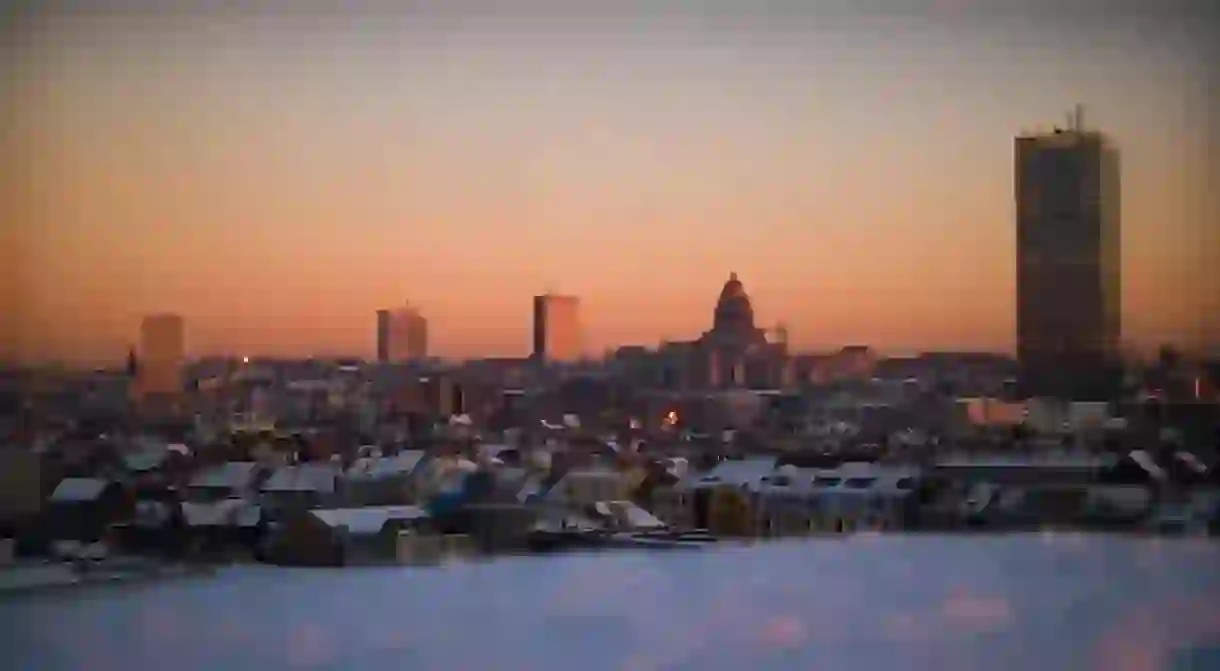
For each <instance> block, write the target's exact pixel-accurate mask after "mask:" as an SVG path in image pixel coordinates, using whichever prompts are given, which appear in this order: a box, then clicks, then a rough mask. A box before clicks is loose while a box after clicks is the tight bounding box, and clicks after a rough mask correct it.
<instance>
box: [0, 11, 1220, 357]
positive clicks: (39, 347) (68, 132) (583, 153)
mask: <svg viewBox="0 0 1220 671" xmlns="http://www.w3.org/2000/svg"><path fill="white" fill-rule="evenodd" d="M1074 2H1075V0H1071V1H1067V2H1065V3H1062V4H1064V6H1072V5H1073V3H1074ZM137 4H138V3H137ZM356 4H357V5H359V4H360V3H356ZM418 4H419V6H425V5H428V4H429V3H418ZM465 4H466V5H472V6H473V5H476V4H480V3H477V2H473V1H472V2H470V3H465ZM695 4H699V3H695ZM704 4H705V5H706V6H705V7H704V8H703V9H704V10H706V11H704V12H703V13H698V12H692V13H690V14H685V13H682V12H678V11H676V10H674V11H666V12H664V13H663V14H656V15H646V14H643V13H642V12H643V10H639V12H641V13H638V14H633V13H630V12H626V11H624V12H619V13H610V12H606V13H605V14H604V15H603V14H599V15H592V14H589V13H583V14H582V13H576V12H567V13H561V12H560V11H559V10H557V9H555V8H554V7H550V8H548V9H546V11H542V10H541V9H539V11H535V12H533V13H527V12H524V11H523V12H522V13H520V14H517V15H512V16H507V17H506V16H505V15H499V16H497V15H495V14H493V13H491V12H482V13H480V12H475V11H473V10H468V11H467V10H464V11H456V10H450V11H441V10H439V9H437V10H429V9H417V10H413V12H412V13H410V14H408V13H407V12H406V10H401V11H399V12H398V13H387V12H385V11H381V12H380V13H374V12H373V11H372V10H368V11H355V12H354V13H352V14H350V15H348V16H345V17H339V16H337V15H330V16H323V15H321V14H319V13H317V12H307V11H300V12H298V13H296V14H294V15H285V14H283V13H282V12H281V13H280V14H271V13H267V14H262V15H255V14H254V13H253V12H249V13H243V14H236V13H232V12H230V13H229V14H228V15H226V16H219V15H216V14H206V13H198V12H196V13H191V12H175V13H172V14H171V13H168V12H163V13H162V14H161V15H156V14H155V13H149V12H145V13H144V14H143V15H142V17H141V18H133V17H135V16H136V15H134V14H130V13H129V14H127V15H123V16H120V15H118V14H107V13H105V12H103V11H91V12H88V13H87V14H86V13H85V12H83V11H81V12H76V13H72V12H65V11H61V12H49V11H48V12H44V13H40V14H34V13H30V14H27V15H26V16H25V17H24V20H23V21H22V22H21V23H20V25H19V29H18V31H17V32H12V31H10V32H9V33H8V34H6V36H5V40H6V41H5V47H6V48H5V53H8V54H10V55H12V56H14V58H13V59H10V60H9V63H10V66H8V67H9V69H8V70H7V72H8V73H10V74H12V75H13V76H10V77H5V78H4V80H3V81H4V84H3V85H4V88H5V90H4V92H3V95H4V100H5V101H6V104H7V106H8V107H7V111H8V112H10V114H8V115H6V116H7V117H8V118H9V119H11V120H12V122H13V123H12V124H11V126H10V127H11V128H12V129H13V131H14V132H13V133H11V134H10V135H9V138H8V142H6V144H5V145H4V149H3V152H4V153H3V158H4V165H3V168H4V170H5V172H7V173H8V174H12V175H15V176H16V179H15V180H12V181H11V183H10V184H11V186H10V187H9V188H12V189H13V195H14V197H13V198H6V199H5V200H6V202H8V203H9V207H12V208H14V209H13V211H12V216H11V217H5V218H6V219H7V220H8V221H10V222H14V224H15V225H10V224H8V223H6V224H5V228H6V230H5V235H6V236H9V237H11V238H12V243H13V244H11V245H8V244H6V245H4V247H5V248H6V249H8V250H9V251H8V252H6V253H7V254H10V255H14V256H16V257H17V258H16V260H15V262H14V263H12V264H7V263H6V264H5V267H6V268H8V270H7V271H6V272H7V273H8V277H9V278H11V280H12V281H11V282H9V281H6V286H11V287H15V288H16V290H15V291H6V296H5V300H6V301H8V302H9V303H11V305H8V306H4V307H7V308H9V309H6V310H5V311H4V312H5V315H6V320H7V321H8V322H14V323H4V324H0V326H3V327H4V328H5V333H6V334H8V335H10V336H11V335H13V334H15V335H16V336H18V337H17V338H16V345H17V349H18V350H19V353H20V354H21V355H22V356H23V357H25V358H28V359H48V358H54V359H63V360H69V361H81V362H83V361H103V360H108V359H113V360H117V359H119V358H120V357H121V356H122V355H123V353H125V351H126V347H127V345H128V344H129V343H132V342H135V339H136V329H137V327H138V323H139V318H140V316H141V315H143V314H145V313H149V312H158V311H176V312H179V313H181V314H183V315H184V316H185V317H186V319H187V325H188V334H189V347H190V350H191V352H192V353H193V354H203V353H219V352H229V353H238V354H243V353H255V354H259V353H266V354H308V353H315V354H320V353H350V354H363V355H368V354H371V352H372V351H373V334H374V329H373V325H374V315H373V313H374V311H375V310H376V309H378V308H381V307H387V306H392V305H395V304H398V303H401V302H403V301H405V300H410V301H411V302H412V303H415V304H418V305H420V306H422V309H423V310H424V312H425V314H426V315H427V316H428V317H429V319H430V325H431V337H432V348H433V350H434V351H435V352H437V353H438V354H441V355H450V356H466V355H482V354H486V355H493V354H501V355H503V354H507V355H512V354H522V353H524V352H525V351H526V349H527V346H528V329H529V325H530V315H529V309H530V297H531V296H532V295H533V294H534V293H538V292H541V291H544V290H547V289H554V290H559V291H563V292H565V293H575V294H578V295H580V296H581V297H582V299H583V303H584V310H585V319H586V322H587V324H588V327H589V330H590V341H591V342H590V347H591V349H592V350H593V351H599V350H600V349H601V348H603V347H606V346H610V345H613V344H627V343H653V342H656V341H657V340H659V339H661V338H664V337H669V338H685V337H692V336H694V335H697V334H698V332H699V331H701V330H702V329H704V328H706V327H707V325H708V323H709V321H710V318H711V309H712V306H713V303H714V300H715V298H716V295H717V293H718V291H719V289H720V285H721V284H722V283H723V281H724V280H725V278H726V277H727V275H728V273H729V272H730V271H736V272H738V273H739V274H740V275H741V277H742V279H743V281H744V282H745V285H746V288H747V290H748V291H749V292H750V294H751V296H752V297H753V300H754V304H755V309H756V312H757V313H758V314H759V318H760V321H761V322H762V325H771V324H774V323H775V322H776V321H779V320H783V321H784V322H786V323H787V324H788V325H789V330H790V332H791V334H792V337H793V339H794V341H795V342H796V344H797V345H798V346H800V347H808V348H823V347H834V346H837V345H840V344H843V343H848V342H851V343H870V344H873V345H875V346H878V347H881V348H885V349H891V350H894V349H897V350H911V349H919V348H936V347H943V348H997V349H1007V348H1009V347H1011V342H1012V330H1013V316H1012V313H1013V295H1012V294H1013V278H1014V269H1013V265H1014V261H1013V254H1014V252H1013V239H1014V235H1013V224H1012V137H1013V135H1014V134H1016V133H1018V132H1019V131H1021V130H1022V129H1024V128H1030V127H1032V126H1034V125H1035V124H1039V123H1041V124H1043V125H1050V124H1052V123H1056V122H1060V121H1061V120H1062V118H1063V113H1064V112H1065V111H1066V110H1068V109H1069V108H1070V106H1071V105H1072V104H1074V103H1076V102H1078V101H1079V102H1083V103H1085V104H1086V105H1087V108H1086V110H1087V114H1088V115H1089V116H1090V117H1091V119H1092V121H1093V122H1094V123H1096V124H1097V125H1099V126H1101V127H1103V128H1104V129H1105V130H1106V131H1108V132H1110V133H1111V134H1112V135H1113V136H1114V137H1115V139H1116V141H1117V142H1118V144H1119V145H1120V147H1121V148H1122V150H1123V180H1124V190H1123V204H1124V209H1123V220H1124V246H1125V250H1124V251H1125V259H1124V273H1125V275H1124V283H1125V291H1126V293H1125V296H1124V305H1125V308H1126V314H1125V320H1126V322H1125V326H1126V331H1127V333H1126V335H1127V338H1128V339H1129V340H1132V341H1133V342H1136V343H1140V344H1151V343H1157V342H1160V341H1162V340H1176V341H1180V342H1193V341H1195V340H1198V339H1199V338H1200V330H1201V329H1202V326H1201V325H1202V324H1203V322H1204V321H1205V319H1204V318H1203V317H1202V316H1201V315H1203V314H1204V307H1205V306H1204V302H1205V300H1212V302H1213V303H1214V302H1215V301H1214V297H1215V296H1217V295H1220V283H1217V274H1216V272H1215V269H1216V268H1220V259H1217V261H1216V262H1214V263H1213V262H1210V261H1208V259H1206V258H1204V256H1205V255H1206V254H1212V255H1213V256H1212V258H1215V255H1216V254H1217V252H1215V251H1213V250H1220V238H1218V237H1217V230H1220V227H1218V226H1217V225H1216V222H1217V220H1218V218H1217V212H1218V211H1220V210H1218V208H1217V207H1216V203H1215V200H1214V196H1208V195H1207V189H1206V188H1205V186H1206V185H1207V184H1208V183H1209V182H1208V180H1209V179H1210V180H1212V181H1211V182H1210V183H1212V184H1214V183H1215V182H1214V173H1211V175H1213V176H1209V173H1208V170H1209V169H1213V168H1214V166H1213V164H1214V161H1215V157H1216V153H1215V149H1216V138H1215V136H1214V135H1210V136H1208V135H1205V134H1204V133H1205V129H1206V123H1205V120H1206V119H1208V118H1209V116H1208V112H1209V108H1208V105H1207V103H1208V100H1207V98H1206V89H1205V88H1204V87H1203V86H1202V84H1201V82H1203V81H1204V78H1205V77H1207V76H1210V75H1212V72H1211V71H1209V70H1208V64H1209V63H1214V61H1210V60H1209V58H1208V57H1210V56H1214V53H1209V52H1207V50H1206V49H1207V47H1206V46H1205V45H1206V41H1205V40H1204V39H1203V38H1205V37H1207V35H1206V34H1204V33H1203V32H1202V31H1200V30H1197V28H1198V25H1197V24H1198V23H1199V20H1198V17H1197V16H1195V17H1191V16H1186V15H1185V14H1182V13H1178V14H1174V12H1176V11H1177V9H1176V8H1177V7H1178V5H1184V4H1187V3H1178V2H1170V3H1168V5H1166V9H1165V10H1164V12H1165V15H1164V16H1163V17H1161V18H1159V19H1157V18H1155V17H1153V18H1152V19H1149V18H1148V17H1144V19H1143V22H1142V23H1141V22H1140V21H1135V20H1129V21H1128V20H1123V19H1122V18H1121V17H1119V18H1114V17H1110V18H1107V19H1105V20H1104V21H1103V20H1097V19H1092V20H1089V19H1085V20H1083V21H1082V20H1081V19H1080V18H1079V17H1077V18H1076V19H1075V20H1074V21H1072V22H1068V23H1061V24H1055V23H1052V22H1051V19H1050V18H1049V17H1048V16H1017V15H1014V14H1012V13H1011V12H1009V13H1007V14H1005V13H1003V11H1002V8H1003V4H1002V3H995V2H992V3H984V2H972V3H965V4H962V3H953V4H946V3H929V4H928V6H929V7H936V8H940V9H939V10H938V12H931V13H929V12H925V13H923V14H921V15H916V14H914V13H912V14H911V15H910V16H896V15H894V14H893V13H892V12H889V13H886V14H879V13H876V12H873V13H872V14H870V13H868V12H867V11H865V10H864V9H858V8H857V9H852V7H853V6H854V5H850V4H849V3H845V2H841V1H840V0H834V1H831V0H824V1H823V2H819V3H783V2H779V3H776V4H775V7H773V8H772V9H773V10H774V15H773V16H771V17H770V18H767V17H763V16H761V15H760V16H746V15H744V14H742V13H741V12H740V11H738V12H737V13H735V14H730V13H728V12H727V10H726V11H720V12H719V13H718V11H713V10H715V8H716V7H718V6H722V5H723V6H726V7H727V6H729V5H725V4H724V3H716V2H712V1H711V0H709V1H708V2H706V3H704ZM864 4H865V5H867V3H864ZM1077 4H1079V3H1077ZM529 5H531V3H528V2H527V3H525V4H524V5H522V6H523V7H524V6H529ZM433 6H435V7H441V6H442V5H441V4H439V3H438V4H435V5H433ZM463 6H465V5H463ZM863 6H864V5H861V7H863ZM965 6H970V7H973V8H975V11H971V12H965V11H961V10H960V7H965ZM992 6H994V7H1000V8H1001V9H989V7H992ZM1081 6H1082V7H1083V5H1081ZM537 7H538V8H541V7H542V5H540V4H539V5H537ZM950 7H953V8H955V9H952V10H950V9H948V8H950ZM124 17H125V18H124ZM1067 26H1070V27H1067ZM0 174H4V173H0ZM6 182H8V180H6ZM1213 193H1214V191H1213ZM1209 198H1210V200H1209ZM14 268H15V270H13V269H14ZM1208 287H1211V288H1212V289H1213V290H1211V291H1208V290H1207V288H1208ZM1215 313H1216V307H1215V306H1214V305H1213V307H1212V309H1211V311H1210V313H1209V314H1211V315H1214V314H1215ZM13 315H15V316H16V319H15V320H14V319H13ZM1213 321H1214V319H1213ZM1210 328H1211V329H1212V331H1211V333H1212V337H1215V334H1216V326H1215V324H1212V325H1211V327H1210ZM6 340H7V341H8V343H7V344H8V345H9V346H10V349H12V347H11V345H12V343H13V342H14V338H12V337H6ZM11 353H12V352H5V353H0V354H11Z"/></svg>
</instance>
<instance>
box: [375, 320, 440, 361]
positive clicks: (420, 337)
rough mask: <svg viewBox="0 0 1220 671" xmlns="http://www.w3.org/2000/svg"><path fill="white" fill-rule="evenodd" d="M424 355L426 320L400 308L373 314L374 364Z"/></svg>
mask: <svg viewBox="0 0 1220 671" xmlns="http://www.w3.org/2000/svg"><path fill="white" fill-rule="evenodd" d="M427 356H428V320H427V318H425V317H424V316H423V315H422V314H420V312H419V310H418V309H416V308H414V307H412V306H404V307H401V308H396V309H393V310H378V311H377V361H378V362H380V363H402V362H405V361H412V360H418V359H424V358H427Z"/></svg>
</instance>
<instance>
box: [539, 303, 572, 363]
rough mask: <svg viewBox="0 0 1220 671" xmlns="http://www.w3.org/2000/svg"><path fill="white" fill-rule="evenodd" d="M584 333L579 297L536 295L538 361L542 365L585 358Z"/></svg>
mask: <svg viewBox="0 0 1220 671" xmlns="http://www.w3.org/2000/svg"><path fill="white" fill-rule="evenodd" d="M583 351H584V334H583V329H582V327H581V323H580V299H579V298H577V297H576V296H559V295H555V294H544V295H542V296H534V351H533V355H534V359H535V360H536V361H539V362H542V363H549V362H572V361H577V360H579V359H580V358H581V355H582V353H583Z"/></svg>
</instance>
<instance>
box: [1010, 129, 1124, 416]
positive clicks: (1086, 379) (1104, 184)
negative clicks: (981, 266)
mask: <svg viewBox="0 0 1220 671" xmlns="http://www.w3.org/2000/svg"><path fill="white" fill-rule="evenodd" d="M1015 176H1016V180H1015V181H1016V184H1015V187H1016V189H1015V190H1016V218H1017V358H1018V359H1019V360H1020V363H1021V367H1022V380H1023V386H1024V388H1025V390H1026V391H1027V393H1030V394H1045V395H1052V396H1070V397H1077V398H1083V397H1097V396H1101V395H1104V388H1105V386H1106V384H1105V380H1106V378H1107V377H1108V374H1109V372H1110V371H1111V370H1112V367H1113V365H1114V364H1115V363H1117V362H1118V359H1119V356H1120V353H1119V337H1120V333H1121V329H1122V307H1121V287H1122V284H1121V268H1120V265H1121V262H1122V261H1121V256H1122V253H1121V241H1120V230H1121V224H1120V211H1119V210H1120V193H1119V189H1120V179H1119V155H1118V150H1117V149H1116V148H1115V147H1114V146H1113V144H1112V143H1111V141H1110V139H1109V138H1107V137H1106V136H1105V135H1104V134H1103V133H1101V132H1098V131H1089V130H1086V129H1085V128H1084V125H1083V119H1082V112H1081V110H1080V108H1079V107H1077V108H1076V110H1075V111H1074V113H1073V114H1072V115H1071V117H1070V119H1069V124H1068V127H1067V128H1056V129H1054V130H1053V131H1051V132H1047V133H1034V134H1029V135H1022V136H1020V137H1017V138H1016V171H1015Z"/></svg>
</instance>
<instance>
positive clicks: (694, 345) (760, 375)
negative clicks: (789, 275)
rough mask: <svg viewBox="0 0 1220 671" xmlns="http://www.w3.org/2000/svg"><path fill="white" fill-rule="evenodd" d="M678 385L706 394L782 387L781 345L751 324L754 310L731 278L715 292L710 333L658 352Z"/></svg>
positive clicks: (741, 287) (784, 353) (733, 276)
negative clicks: (703, 390) (705, 390)
mask: <svg viewBox="0 0 1220 671" xmlns="http://www.w3.org/2000/svg"><path fill="white" fill-rule="evenodd" d="M663 350H664V351H666V352H667V353H668V357H667V358H669V359H670V361H671V363H670V366H671V367H672V368H674V369H675V370H674V371H673V375H672V376H671V377H673V378H676V379H674V380H673V382H674V383H676V384H677V385H678V386H682V387H696V388H709V389H723V388H740V387H755V388H760V387H778V386H782V385H783V384H784V382H785V377H786V369H787V363H788V352H787V346H786V344H785V343H783V342H770V341H769V340H768V338H767V331H766V329H762V328H758V327H757V326H755V324H754V307H753V305H751V303H750V296H749V294H747V293H746V290H745V285H743V284H742V282H741V280H740V279H739V278H738V277H737V273H729V279H728V280H727V281H726V282H725V283H724V286H723V287H722V288H721V289H720V296H719V297H718V298H717V300H716V307H715V309H714V310H713V312H712V328H711V329H710V330H708V331H704V333H703V335H702V336H700V337H699V338H698V339H697V340H693V341H689V342H681V343H668V344H667V345H666V346H665V347H664V348H663Z"/></svg>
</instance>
